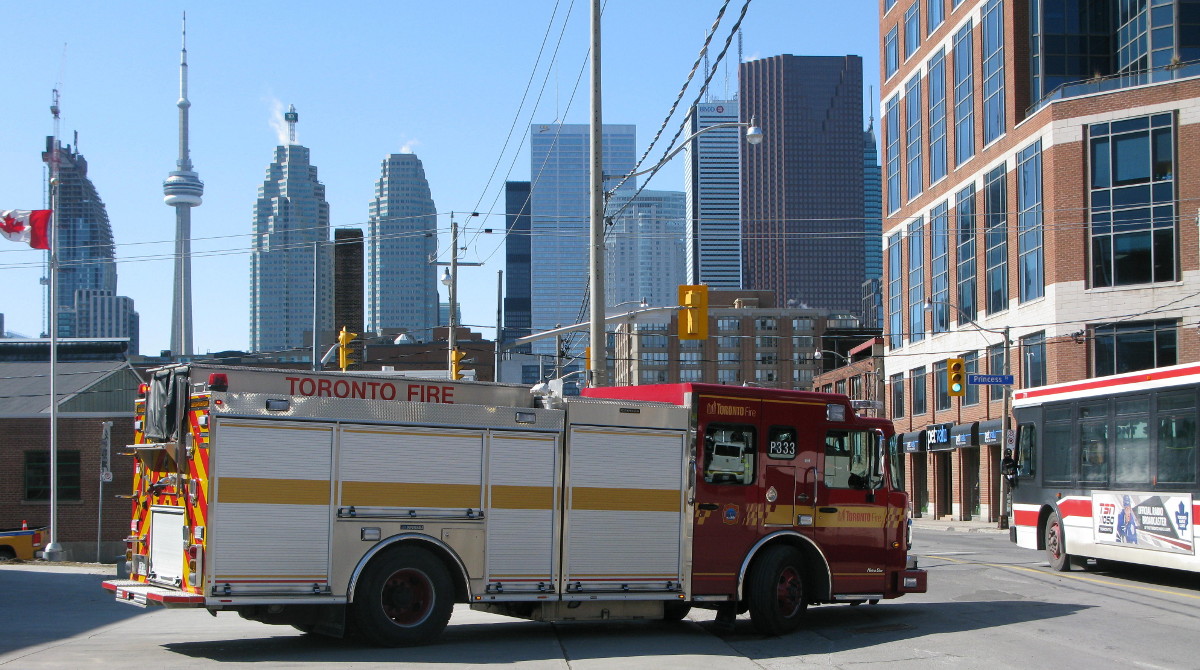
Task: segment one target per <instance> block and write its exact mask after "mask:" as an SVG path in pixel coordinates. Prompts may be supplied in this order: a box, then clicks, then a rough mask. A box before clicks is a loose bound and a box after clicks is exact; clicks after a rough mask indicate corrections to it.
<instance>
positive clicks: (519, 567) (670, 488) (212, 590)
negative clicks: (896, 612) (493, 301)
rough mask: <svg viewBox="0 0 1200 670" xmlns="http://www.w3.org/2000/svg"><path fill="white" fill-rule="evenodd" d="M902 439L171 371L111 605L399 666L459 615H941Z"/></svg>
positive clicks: (601, 397)
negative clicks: (316, 640)
mask: <svg viewBox="0 0 1200 670" xmlns="http://www.w3.org/2000/svg"><path fill="white" fill-rule="evenodd" d="M890 426H891V424H890V422H888V421H885V420H881V419H873V418H864V417H859V416H857V415H856V414H855V412H854V411H853V409H852V408H851V406H850V403H849V401H848V400H847V399H846V397H845V396H841V395H830V394H817V393H807V392H795V391H778V390H769V389H760V388H743V387H727V386H715V385H701V384H673V385H657V386H640V387H613V388H596V389H588V390H587V391H586V393H585V397H581V398H562V397H560V396H553V395H551V396H545V397H540V398H539V397H535V396H533V395H531V394H530V392H529V389H526V388H523V387H517V386H506V385H498V384H480V383H471V382H462V381H454V382H444V381H437V382H431V381H430V380H425V379H406V378H403V377H397V376H390V377H385V376H377V375H365V374H359V375H353V374H351V375H347V374H336V373H335V374H321V373H303V372H296V371H267V370H261V369H245V368H224V367H216V366H200V365H180V366H171V367H167V368H162V369H160V370H157V371H155V372H154V373H153V376H152V380H151V382H150V384H148V385H147V386H146V388H145V389H144V394H143V398H142V399H140V400H139V401H138V419H137V426H136V429H137V430H136V436H137V439H136V443H135V444H133V445H130V447H129V449H128V450H127V451H126V453H127V454H128V455H130V456H132V461H133V462H132V467H133V469H134V490H133V492H132V495H131V499H132V518H131V523H130V535H129V537H128V538H126V541H127V543H128V545H129V550H128V552H127V557H128V560H129V564H130V566H131V575H130V578H129V579H127V580H109V581H107V582H105V587H106V588H108V589H110V590H112V591H113V592H114V593H115V595H116V598H117V599H118V600H120V601H122V602H127V603H131V604H136V605H142V606H146V605H163V606H166V607H203V608H206V609H208V610H209V611H211V612H213V613H214V614H215V613H217V612H221V611H227V612H236V613H238V614H239V615H241V616H243V617H245V618H248V619H253V620H256V621H262V622H264V623H276V624H291V625H294V626H296V627H297V628H300V629H302V630H305V631H314V632H318V633H323V634H330V635H342V634H345V633H347V632H355V633H357V634H359V635H360V636H362V637H364V638H366V639H368V640H371V641H373V642H375V643H378V644H383V645H412V644H423V643H427V642H430V641H432V640H434V639H436V637H437V636H438V634H440V632H441V631H442V629H443V628H444V627H445V625H446V624H447V622H448V620H449V618H450V614H451V610H452V608H453V606H454V604H455V603H469V604H470V606H471V607H472V608H474V609H479V610H484V611H489V612H495V613H500V614H505V615H510V616H516V617H521V618H527V619H535V620H543V621H587V620H606V619H626V620H629V619H678V618H682V617H683V616H684V615H685V614H686V613H687V611H688V609H689V608H690V607H704V608H711V609H716V610H718V613H719V616H721V617H726V618H729V619H732V617H733V616H735V615H736V614H737V613H739V612H745V611H749V613H750V618H751V621H752V623H753V624H754V626H755V627H756V628H757V629H758V630H760V631H762V632H764V633H767V634H782V633H786V632H788V631H791V630H794V629H795V628H796V627H797V626H799V625H800V623H801V620H802V616H803V613H804V611H805V608H806V607H807V606H808V605H810V604H817V603H832V602H848V603H852V604H857V603H860V602H874V601H877V600H879V599H884V598H895V597H898V596H900V595H902V594H904V593H912V592H923V591H924V590H925V573H924V572H923V571H921V570H919V569H917V568H916V564H915V561H910V560H909V559H908V557H907V546H906V542H905V530H906V528H905V523H906V509H907V498H906V496H905V494H904V492H903V491H902V490H901V489H900V487H899V485H898V481H897V477H896V475H895V472H894V471H893V470H891V469H890V466H891V465H893V463H892V462H891V461H890V460H889V454H887V453H886V452H885V445H886V444H887V440H886V439H885V438H886V437H887V436H888V435H889V434H890V431H891V427H890Z"/></svg>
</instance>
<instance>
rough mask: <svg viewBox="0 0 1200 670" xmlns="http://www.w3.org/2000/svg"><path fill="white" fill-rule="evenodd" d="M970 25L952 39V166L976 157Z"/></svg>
mask: <svg viewBox="0 0 1200 670" xmlns="http://www.w3.org/2000/svg"><path fill="white" fill-rule="evenodd" d="M973 50H974V40H973V38H972V35H971V23H970V22H969V21H968V22H967V25H965V26H963V27H962V29H961V30H959V31H958V33H956V34H955V35H954V164H955V165H962V164H963V163H965V162H967V160H968V159H969V158H971V157H972V156H974V155H975V99H974V98H975V73H974V70H973V69H972V68H973V67H974V53H973Z"/></svg>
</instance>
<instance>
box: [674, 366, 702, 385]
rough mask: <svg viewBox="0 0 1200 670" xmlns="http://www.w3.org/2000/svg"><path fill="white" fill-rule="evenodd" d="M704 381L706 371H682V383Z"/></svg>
mask: <svg viewBox="0 0 1200 670" xmlns="http://www.w3.org/2000/svg"><path fill="white" fill-rule="evenodd" d="M703 379H704V371H703V370H696V369H688V370H680V371H679V381H681V382H698V381H702V380H703Z"/></svg>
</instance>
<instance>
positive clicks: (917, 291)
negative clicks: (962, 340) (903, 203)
mask: <svg viewBox="0 0 1200 670" xmlns="http://www.w3.org/2000/svg"><path fill="white" fill-rule="evenodd" d="M924 224H925V222H924V220H923V219H922V218H921V217H919V216H918V217H917V218H915V219H913V220H912V222H911V223H909V224H908V330H909V333H908V340H909V341H910V342H920V341H921V340H923V339H925V234H924V232H923V230H922V229H923V228H924Z"/></svg>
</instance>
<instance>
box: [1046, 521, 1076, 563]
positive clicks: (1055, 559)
mask: <svg viewBox="0 0 1200 670" xmlns="http://www.w3.org/2000/svg"><path fill="white" fill-rule="evenodd" d="M1046 560H1047V561H1048V562H1049V563H1050V569H1051V570H1054V571H1055V572H1067V571H1069V570H1070V569H1071V556H1070V555H1069V554H1067V536H1066V533H1064V532H1063V525H1062V519H1061V518H1059V516H1058V513H1057V512H1053V513H1051V514H1050V518H1049V519H1046Z"/></svg>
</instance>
